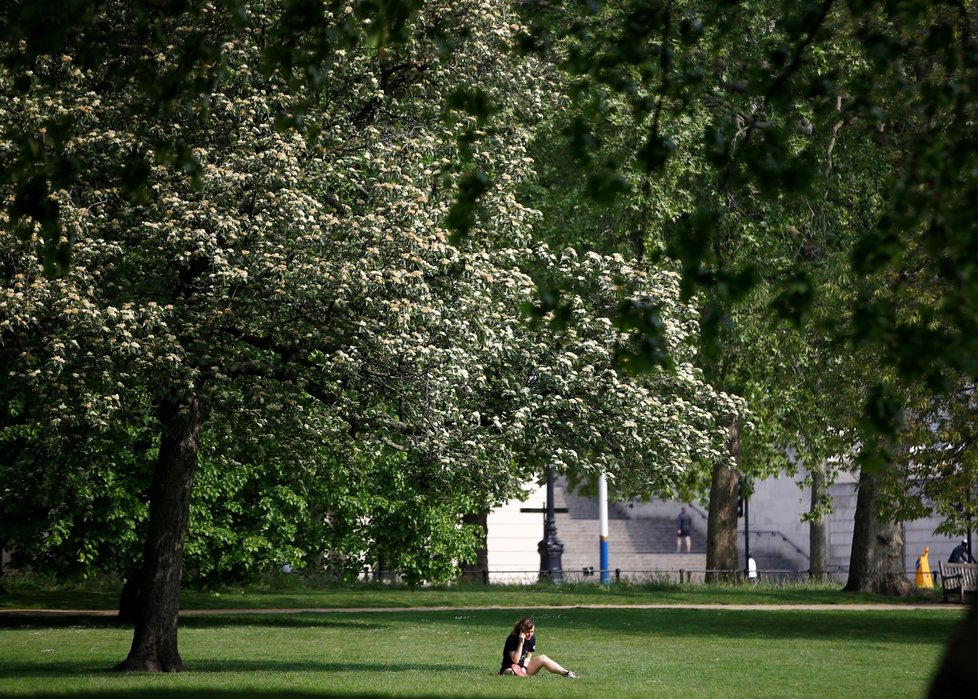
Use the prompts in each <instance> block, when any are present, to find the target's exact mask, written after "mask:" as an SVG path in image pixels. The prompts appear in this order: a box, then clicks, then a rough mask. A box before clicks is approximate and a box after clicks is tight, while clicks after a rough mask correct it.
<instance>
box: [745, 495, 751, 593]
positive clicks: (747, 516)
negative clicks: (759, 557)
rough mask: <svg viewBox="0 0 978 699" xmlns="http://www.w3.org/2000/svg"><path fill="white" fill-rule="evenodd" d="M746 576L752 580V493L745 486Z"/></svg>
mask: <svg viewBox="0 0 978 699" xmlns="http://www.w3.org/2000/svg"><path fill="white" fill-rule="evenodd" d="M744 577H745V578H746V579H747V580H748V581H749V580H750V493H748V492H747V488H744Z"/></svg>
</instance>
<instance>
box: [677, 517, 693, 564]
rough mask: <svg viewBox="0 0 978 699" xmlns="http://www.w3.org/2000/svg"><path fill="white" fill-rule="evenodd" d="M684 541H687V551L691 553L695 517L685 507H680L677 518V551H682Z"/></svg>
mask: <svg viewBox="0 0 978 699" xmlns="http://www.w3.org/2000/svg"><path fill="white" fill-rule="evenodd" d="M683 541H685V542H686V553H689V552H690V550H691V549H692V548H693V518H692V517H690V516H689V513H688V512H686V508H685V507H683V508H682V509H680V511H679V517H678V519H677V520H676V553H681V551H682V544H683Z"/></svg>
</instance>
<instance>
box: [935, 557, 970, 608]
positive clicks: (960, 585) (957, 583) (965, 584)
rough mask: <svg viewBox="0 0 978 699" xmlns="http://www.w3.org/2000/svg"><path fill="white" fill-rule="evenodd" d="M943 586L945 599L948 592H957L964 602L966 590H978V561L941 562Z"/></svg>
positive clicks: (945, 599) (939, 564)
mask: <svg viewBox="0 0 978 699" xmlns="http://www.w3.org/2000/svg"><path fill="white" fill-rule="evenodd" d="M938 566H939V568H940V574H941V587H943V588H944V601H945V602H947V593H948V592H957V593H958V595H959V596H960V599H961V604H964V593H965V592H978V563H944V562H943V561H942V562H939V563H938Z"/></svg>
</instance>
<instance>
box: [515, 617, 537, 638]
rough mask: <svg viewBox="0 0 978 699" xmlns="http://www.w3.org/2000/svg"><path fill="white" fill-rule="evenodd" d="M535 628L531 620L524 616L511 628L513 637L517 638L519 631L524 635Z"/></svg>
mask: <svg viewBox="0 0 978 699" xmlns="http://www.w3.org/2000/svg"><path fill="white" fill-rule="evenodd" d="M533 628H536V624H534V623H533V619H532V618H530V617H528V616H525V617H523V618H522V619H520V620H519V621H517V622H516V626H514V627H513V635H514V636H519V635H520V631H522V632H524V633H526V632H527V631H529V630H530V629H533Z"/></svg>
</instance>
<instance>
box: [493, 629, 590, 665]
mask: <svg viewBox="0 0 978 699" xmlns="http://www.w3.org/2000/svg"><path fill="white" fill-rule="evenodd" d="M535 632H536V624H534V623H533V619H531V618H530V617H528V616H525V617H523V618H522V619H520V620H519V621H517V622H516V625H515V626H514V627H513V632H512V633H511V634H510V635H509V636H507V637H506V644H505V645H504V646H503V664H502V667H501V668H500V669H499V674H500V675H516V676H518V677H526V676H527V675H535V674H537V673H538V672H540V668H545V669H546V670H548V671H550V672H552V673H554V674H555V675H563V676H564V677H572V678H573V677H577V675H576V674H574V673H573V672H572V671H570V670H567V669H565V668H563V667H562V666H561V665H560V663H558V662H556V661H554V660H551V659H550V658H548V657H547V656H546V655H538V656H537V657H535V658H534V657H533V651H535V650H536V647H537V637H536V633H535Z"/></svg>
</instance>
